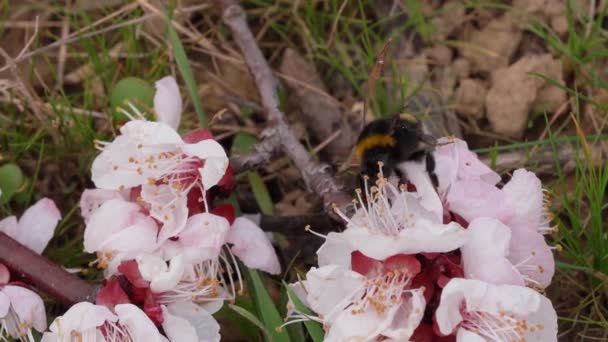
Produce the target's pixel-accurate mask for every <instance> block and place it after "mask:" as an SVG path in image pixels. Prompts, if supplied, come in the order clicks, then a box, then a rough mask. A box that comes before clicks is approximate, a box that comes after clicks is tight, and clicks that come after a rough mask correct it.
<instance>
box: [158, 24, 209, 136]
mask: <svg viewBox="0 0 608 342" xmlns="http://www.w3.org/2000/svg"><path fill="white" fill-rule="evenodd" d="M167 35H168V38H169V43H171V47H172V48H173V55H174V56H175V62H176V63H177V68H178V69H179V72H180V74H181V75H182V77H183V79H184V82H186V90H187V91H188V95H190V98H191V99H192V103H193V104H194V110H195V111H196V116H197V117H198V121H199V123H200V125H201V127H204V128H206V127H207V126H208V123H207V115H206V114H205V109H204V108H203V102H202V101H201V97H200V95H199V93H198V87H197V85H196V81H195V80H194V76H193V75H192V69H191V68H190V64H189V63H188V56H186V51H185V50H184V46H183V45H182V42H181V41H180V40H179V36H178V35H177V32H175V29H174V28H173V25H172V24H171V16H169V20H168V24H167Z"/></svg>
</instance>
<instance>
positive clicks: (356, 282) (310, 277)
mask: <svg viewBox="0 0 608 342" xmlns="http://www.w3.org/2000/svg"><path fill="white" fill-rule="evenodd" d="M364 284H365V277H364V276H362V275H360V274H359V273H357V272H353V271H350V270H347V269H344V268H342V267H340V266H338V265H329V266H323V267H320V268H315V267H313V268H311V269H310V271H308V273H307V274H306V290H307V291H308V296H307V297H306V301H307V302H308V303H309V304H310V308H311V309H312V310H313V311H314V312H316V313H318V314H321V315H323V316H325V318H324V319H325V320H327V321H330V322H331V321H332V319H334V318H335V313H339V312H341V311H342V310H341V309H342V308H339V310H334V309H335V308H336V307H337V306H339V305H340V303H341V302H343V300H344V299H345V298H347V297H350V296H352V295H353V294H354V293H355V292H356V291H358V290H360V289H361V287H362V286H364ZM332 311H333V312H334V315H332V316H331V317H328V316H327V314H328V313H331V312H332Z"/></svg>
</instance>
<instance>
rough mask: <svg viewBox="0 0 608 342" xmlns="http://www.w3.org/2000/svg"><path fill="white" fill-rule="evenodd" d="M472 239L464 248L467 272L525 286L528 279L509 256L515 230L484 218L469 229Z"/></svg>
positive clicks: (496, 281) (498, 281) (486, 280)
mask: <svg viewBox="0 0 608 342" xmlns="http://www.w3.org/2000/svg"><path fill="white" fill-rule="evenodd" d="M467 232H468V233H469V240H468V241H467V243H465V244H464V246H462V247H461V248H460V251H461V252H462V261H463V264H464V275H465V277H466V278H469V279H478V280H483V281H485V282H488V283H492V284H512V285H519V286H524V285H525V283H524V280H523V278H522V276H521V275H520V274H519V272H518V271H517V270H516V269H515V267H514V266H513V264H511V262H510V261H509V259H507V255H509V243H510V242H511V230H510V229H509V227H507V226H505V225H504V224H503V223H502V222H500V221H498V220H496V219H493V218H489V217H482V218H478V219H475V220H473V221H472V222H471V223H470V224H469V227H468V228H467Z"/></svg>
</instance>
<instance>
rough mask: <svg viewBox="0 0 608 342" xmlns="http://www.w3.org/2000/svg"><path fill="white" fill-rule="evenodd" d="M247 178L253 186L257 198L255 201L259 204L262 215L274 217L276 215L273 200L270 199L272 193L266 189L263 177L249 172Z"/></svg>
mask: <svg viewBox="0 0 608 342" xmlns="http://www.w3.org/2000/svg"><path fill="white" fill-rule="evenodd" d="M247 178H249V185H251V190H252V191H253V197H255V200H256V201H257V202H258V206H260V210H261V211H262V214H264V215H272V214H273V213H274V207H273V204H272V199H271V198H270V193H269V192H268V188H267V187H266V184H265V183H264V180H263V179H262V176H260V174H259V173H257V172H254V171H250V172H247Z"/></svg>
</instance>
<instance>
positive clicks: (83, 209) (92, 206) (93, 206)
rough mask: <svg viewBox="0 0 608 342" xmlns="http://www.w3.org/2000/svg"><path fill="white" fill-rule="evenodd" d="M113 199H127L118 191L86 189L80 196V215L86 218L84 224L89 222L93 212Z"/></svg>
mask: <svg viewBox="0 0 608 342" xmlns="http://www.w3.org/2000/svg"><path fill="white" fill-rule="evenodd" d="M111 199H125V198H124V197H123V195H122V194H121V193H120V191H117V190H106V189H86V190H85V191H83V192H82V195H81V196H80V215H81V216H82V217H83V218H84V222H85V223H86V222H88V221H89V218H90V217H91V215H92V214H93V212H94V211H95V210H97V209H98V208H99V207H101V205H102V204H104V203H105V202H107V201H109V200H111Z"/></svg>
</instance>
